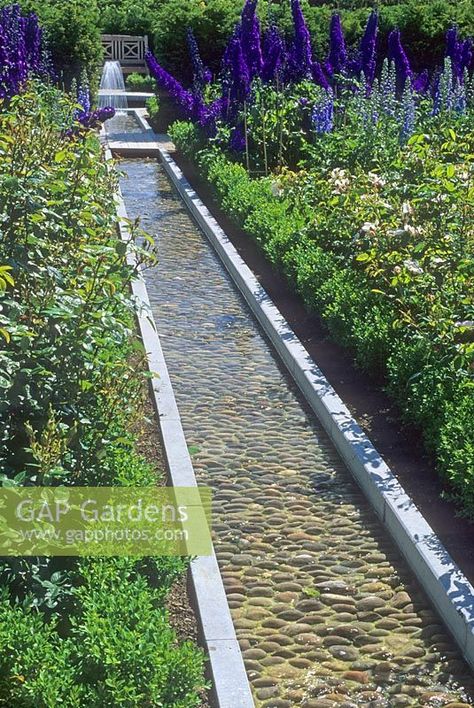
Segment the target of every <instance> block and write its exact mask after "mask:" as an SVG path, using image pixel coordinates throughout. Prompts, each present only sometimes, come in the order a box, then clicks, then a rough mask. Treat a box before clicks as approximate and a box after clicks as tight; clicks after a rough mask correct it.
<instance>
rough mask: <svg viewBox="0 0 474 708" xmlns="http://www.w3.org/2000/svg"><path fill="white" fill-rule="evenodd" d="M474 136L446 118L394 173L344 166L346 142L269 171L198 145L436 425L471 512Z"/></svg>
mask: <svg viewBox="0 0 474 708" xmlns="http://www.w3.org/2000/svg"><path fill="white" fill-rule="evenodd" d="M186 130H190V128H186ZM180 131H181V132H182V133H183V134H184V133H185V129H184V128H180ZM180 131H178V132H180ZM472 140H473V135H472V128H471V127H470V126H469V123H468V121H466V122H461V123H459V124H457V128H456V133H455V132H454V130H453V129H452V128H449V129H448V128H441V129H440V128H432V129H431V132H430V133H429V134H427V135H423V136H418V137H414V138H413V139H412V140H411V141H410V143H409V145H408V146H407V147H405V148H403V149H402V151H401V152H400V150H399V151H398V157H397V158H396V159H394V158H393V157H391V158H390V159H387V160H386V163H385V164H382V166H381V167H380V168H379V170H381V174H380V175H374V174H373V173H371V172H369V171H368V170H367V169H366V168H365V167H364V165H361V166H359V167H357V165H354V166H352V170H353V171H352V172H350V171H349V170H345V171H341V169H340V168H339V167H337V169H334V162H333V163H332V164H331V160H334V161H335V164H336V165H338V164H340V163H338V159H339V155H338V151H337V150H335V151H334V152H333V153H332V152H331V153H328V154H327V155H326V158H325V159H326V160H329V166H328V165H326V166H324V165H325V163H324V162H323V163H322V164H321V165H318V166H317V167H315V168H313V170H311V171H309V172H305V171H300V172H299V173H293V172H289V171H288V170H286V171H285V170H283V171H282V172H281V173H280V174H279V175H278V176H277V177H268V178H259V179H255V178H253V179H252V178H251V177H249V175H248V174H247V171H246V169H245V168H244V167H243V166H242V165H240V164H238V163H234V162H232V161H231V160H230V159H229V158H228V157H227V156H226V155H225V154H224V153H223V152H222V151H221V150H219V149H218V148H216V147H214V148H207V149H206V150H204V151H202V152H201V153H200V154H199V156H198V161H199V164H200V166H201V168H202V169H203V171H204V173H205V175H206V177H207V179H208V180H209V182H210V183H211V184H212V185H213V186H214V188H215V191H216V194H217V197H218V199H219V201H220V204H221V205H222V207H223V209H224V210H225V211H226V213H228V214H229V215H230V216H232V217H233V218H234V219H235V220H236V221H237V222H238V223H239V224H240V225H241V226H242V227H243V228H244V229H245V230H246V231H247V232H248V233H249V234H250V235H251V236H252V237H253V238H255V240H256V241H258V243H259V244H260V245H261V247H262V248H263V251H264V252H265V254H266V255H267V257H268V258H269V260H270V261H271V263H272V264H274V265H275V266H276V267H277V268H279V269H280V270H281V271H282V272H283V273H284V274H285V275H286V277H287V278H288V280H289V282H290V284H291V285H292V286H293V287H294V288H295V289H296V290H297V292H299V294H300V295H301V297H302V298H303V300H304V302H305V304H306V305H307V306H308V307H309V308H310V309H312V310H314V311H316V312H317V313H318V314H319V315H320V316H321V317H322V318H323V320H324V321H325V322H326V324H327V326H328V329H329V331H330V333H331V335H332V336H333V337H334V338H335V339H336V340H337V341H338V342H340V343H341V344H343V345H344V346H346V347H348V348H350V349H351V350H352V352H353V353H354V355H355V358H356V360H357V362H358V363H359V365H360V366H361V367H363V368H364V369H367V370H368V371H369V372H371V373H372V374H375V375H377V376H380V377H383V378H384V380H385V382H386V385H387V388H388V391H389V393H390V394H391V395H392V397H393V398H394V400H395V401H396V402H397V404H398V405H399V407H400V409H401V410H402V411H403V413H404V415H405V417H406V420H407V421H410V422H411V423H412V424H413V423H414V424H415V425H417V426H418V427H419V428H420V429H421V430H422V432H423V435H424V439H425V443H426V448H427V450H428V451H429V452H431V453H432V454H434V455H435V457H436V460H437V463H438V468H439V471H440V474H441V476H442V477H443V479H444V480H445V482H446V484H447V490H448V492H449V493H450V494H451V495H453V496H454V497H455V498H456V501H457V502H458V504H459V505H460V506H461V508H462V510H463V512H464V513H466V514H468V515H470V516H474V456H473V449H474V439H473V436H472V424H471V421H472V419H473V410H474V409H473V403H472V402H473V400H474V397H473V395H472V393H473V382H472V370H473V355H474V344H473V343H472V341H471V340H472V331H471V329H470V325H469V321H470V319H472V318H470V317H469V313H470V312H471V310H470V308H471V307H472V288H471V285H470V283H471V280H470V277H471V276H469V275H468V273H470V274H472V253H471V251H470V250H469V248H467V250H466V244H468V243H472V221H469V218H468V217H467V216H466V215H467V214H472V208H473V202H472V190H470V189H469V185H468V183H467V182H466V174H468V173H469V169H472V166H471V163H472V155H473V151H472ZM178 143H179V141H178ZM454 165H455V166H454ZM383 170H386V171H385V172H384V171H383ZM446 174H449V176H450V180H449V181H448V180H446V178H445V175H446ZM379 177H381V178H382V179H381V180H380V181H378V182H377V184H378V185H379V186H378V187H377V189H375V190H374V187H373V180H374V179H375V180H378V179H379ZM407 214H408V215H409V216H407ZM463 214H464V215H465V216H464V217H463V216H462V215H463ZM403 215H404V216H403ZM400 220H403V223H404V224H406V228H404V229H401V228H400V226H399V223H400ZM413 224H416V226H413ZM469 224H471V226H469ZM361 225H363V226H364V228H363V229H360V226H361ZM359 229H360V230H359ZM420 234H423V238H422V239H421V238H420ZM448 234H449V237H448V236H447V235H448ZM414 257H415V258H416V259H417V260H416V261H414V260H413V259H414ZM419 264H421V265H419ZM456 320H458V321H456ZM464 321H466V322H467V325H466V326H467V330H466V332H463V329H462V326H460V325H462V323H463V322H464Z"/></svg>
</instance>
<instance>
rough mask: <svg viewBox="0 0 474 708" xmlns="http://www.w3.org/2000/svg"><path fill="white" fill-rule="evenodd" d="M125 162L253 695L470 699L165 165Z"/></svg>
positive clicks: (407, 577) (389, 546)
mask: <svg viewBox="0 0 474 708" xmlns="http://www.w3.org/2000/svg"><path fill="white" fill-rule="evenodd" d="M121 168H122V170H124V172H125V173H126V175H127V176H125V177H124V178H123V179H122V180H121V182H122V191H123V194H124V198H125V203H126V206H127V210H128V214H129V217H130V218H131V219H134V218H135V217H140V218H141V220H142V226H143V228H144V229H145V230H147V231H149V232H150V233H151V234H152V235H154V236H155V238H156V243H157V248H158V255H159V264H158V265H157V266H156V267H154V268H152V269H149V270H147V271H146V273H145V278H146V282H147V287H148V291H149V295H150V299H151V302H152V307H153V313H154V317H155V320H156V323H157V326H158V330H159V334H160V337H161V340H162V346H163V349H164V352H165V356H166V359H167V363H168V367H169V370H170V375H171V379H172V382H173V385H174V388H175V393H176V397H177V401H178V405H179V408H180V412H181V416H182V421H183V426H184V430H185V433H186V436H187V440H188V444H189V445H190V446H192V447H191V452H192V453H193V462H194V467H195V470H196V475H197V477H198V481H199V482H200V483H202V484H206V485H209V486H211V487H212V488H213V492H214V503H213V512H214V523H213V532H214V540H215V545H216V552H217V556H218V560H219V565H220V568H221V571H222V575H223V578H224V583H225V587H226V591H227V595H228V600H229V605H230V607H231V611H232V615H233V619H234V624H235V627H236V631H237V635H238V638H239V641H240V645H241V648H242V651H243V656H244V660H245V665H246V668H247V671H248V675H249V679H250V682H251V685H252V689H253V691H254V696H255V702H256V705H257V706H261V707H262V708H291V706H306V707H307V708H324V707H325V706H327V707H330V706H339V707H340V708H350V707H352V706H366V707H367V708H369V707H370V708H379V707H380V708H381V707H382V706H394V707H395V706H422V705H424V706H446V705H448V706H450V707H451V708H460V707H461V706H463V705H473V704H474V682H473V677H472V674H471V673H470V671H469V669H468V667H467V665H466V663H465V662H464V661H463V659H462V658H461V656H460V654H459V652H458V651H457V649H456V647H455V646H454V644H453V642H452V640H451V639H450V637H449V636H448V635H447V633H446V631H445V630H444V628H443V626H442V624H441V622H440V620H439V618H438V617H437V615H436V614H435V613H434V611H433V610H432V609H431V607H430V605H429V603H428V601H427V599H426V597H425V595H424V594H423V592H422V591H421V590H420V588H419V587H418V585H417V583H416V582H415V581H414V580H413V578H412V576H411V573H410V571H409V569H408V568H407V566H406V564H405V562H404V560H403V559H402V558H401V556H400V555H399V553H398V552H397V550H396V548H395V547H394V545H393V543H392V542H391V540H390V538H389V537H388V536H387V534H386V533H385V531H384V530H383V529H382V528H381V526H380V524H379V523H378V521H377V518H376V517H375V514H374V513H373V512H372V510H371V509H370V508H369V505H368V503H367V502H366V501H365V498H364V496H363V494H362V493H361V491H360V490H359V488H358V487H357V486H356V484H355V483H354V482H353V480H352V478H351V476H350V474H349V472H348V471H347V470H346V468H345V466H344V465H343V463H342V462H341V460H340V459H339V457H338V455H337V453H336V451H335V450H334V448H333V446H332V444H331V442H330V441H329V439H328V438H327V436H326V434H325V433H324V431H323V430H322V428H321V426H320V425H319V424H318V422H317V420H315V417H314V415H313V414H312V413H311V412H310V411H309V410H308V409H307V407H306V405H305V404H304V402H303V401H302V399H301V396H300V395H299V392H298V391H297V390H296V389H295V386H294V385H293V383H292V382H291V381H290V380H289V378H288V376H287V375H286V373H285V372H284V371H283V370H282V368H281V367H280V365H279V363H277V361H276V360H275V356H274V354H273V352H272V350H271V348H270V346H269V345H268V343H267V341H266V340H265V338H264V336H263V335H262V333H261V331H260V329H259V327H258V325H257V324H256V323H255V321H254V319H253V317H252V315H251V314H250V312H249V310H248V308H247V306H246V305H245V303H244V302H243V300H242V298H241V297H240V295H239V294H238V293H237V292H236V290H235V288H234V286H233V285H232V283H231V282H230V280H229V277H228V276H227V274H226V272H225V270H224V268H223V267H222V265H221V264H220V262H219V261H218V259H217V257H216V256H215V254H214V252H213V251H212V249H211V247H210V245H209V244H208V242H207V241H206V239H205V237H204V236H203V234H202V233H201V232H200V230H199V229H198V228H197V227H196V226H195V224H194V222H193V221H192V219H191V217H190V216H189V215H188V213H187V210H186V208H185V207H184V205H183V204H182V203H181V201H180V199H179V197H178V196H177V195H176V194H175V192H174V190H173V188H172V187H171V185H170V183H169V181H168V179H167V178H166V176H165V174H164V173H163V171H162V168H161V167H160V166H159V165H157V164H156V163H155V162H153V161H146V160H138V161H135V160H130V161H125V162H123V163H122V165H121ZM236 708H238V706H236Z"/></svg>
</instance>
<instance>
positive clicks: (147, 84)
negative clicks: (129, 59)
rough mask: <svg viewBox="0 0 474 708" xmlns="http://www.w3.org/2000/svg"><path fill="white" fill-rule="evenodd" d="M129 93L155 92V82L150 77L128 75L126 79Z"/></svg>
mask: <svg viewBox="0 0 474 708" xmlns="http://www.w3.org/2000/svg"><path fill="white" fill-rule="evenodd" d="M126 84H127V89H128V90H129V91H141V92H143V93H147V92H153V91H156V81H155V80H154V79H153V78H152V77H151V76H145V75H143V74H130V75H129V76H127V79H126Z"/></svg>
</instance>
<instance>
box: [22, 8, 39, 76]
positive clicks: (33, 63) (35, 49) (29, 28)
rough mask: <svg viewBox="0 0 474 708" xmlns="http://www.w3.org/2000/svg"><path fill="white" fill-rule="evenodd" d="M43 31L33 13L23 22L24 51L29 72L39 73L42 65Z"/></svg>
mask: <svg viewBox="0 0 474 708" xmlns="http://www.w3.org/2000/svg"><path fill="white" fill-rule="evenodd" d="M42 44H43V31H42V29H41V27H40V25H39V22H38V16H37V15H35V14H34V13H33V14H31V15H29V16H28V17H27V18H26V22H25V49H26V56H27V60H28V65H29V69H30V71H39V70H40V69H41V64H42V55H43V51H42Z"/></svg>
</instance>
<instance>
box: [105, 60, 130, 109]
mask: <svg viewBox="0 0 474 708" xmlns="http://www.w3.org/2000/svg"><path fill="white" fill-rule="evenodd" d="M105 106H113V107H114V108H115V110H116V111H121V110H125V109H127V108H128V101H127V96H126V93H125V81H124V78H123V72H122V67H121V66H120V62H118V61H106V62H105V65H104V70H103V72H102V78H101V80H100V89H99V108H103V107H105Z"/></svg>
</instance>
